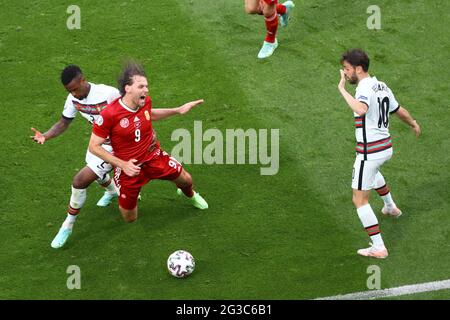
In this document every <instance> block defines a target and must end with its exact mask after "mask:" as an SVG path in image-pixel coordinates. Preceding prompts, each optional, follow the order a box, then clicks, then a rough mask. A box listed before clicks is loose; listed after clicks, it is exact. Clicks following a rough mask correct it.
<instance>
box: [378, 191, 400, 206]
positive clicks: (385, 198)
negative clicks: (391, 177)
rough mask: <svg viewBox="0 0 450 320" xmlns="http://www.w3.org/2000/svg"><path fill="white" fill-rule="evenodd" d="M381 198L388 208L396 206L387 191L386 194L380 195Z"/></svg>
mask: <svg viewBox="0 0 450 320" xmlns="http://www.w3.org/2000/svg"><path fill="white" fill-rule="evenodd" d="M381 199H383V201H384V204H385V205H386V206H387V207H388V208H394V207H396V205H395V202H394V200H393V199H392V195H391V193H390V192H389V193H388V194H387V195H384V196H381Z"/></svg>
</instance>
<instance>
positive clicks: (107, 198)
mask: <svg viewBox="0 0 450 320" xmlns="http://www.w3.org/2000/svg"><path fill="white" fill-rule="evenodd" d="M114 198H117V193H109V192H106V191H105V194H104V195H103V197H101V198H100V200H98V202H97V206H99V207H107V206H109V205H110V204H111V202H112V200H113V199H114Z"/></svg>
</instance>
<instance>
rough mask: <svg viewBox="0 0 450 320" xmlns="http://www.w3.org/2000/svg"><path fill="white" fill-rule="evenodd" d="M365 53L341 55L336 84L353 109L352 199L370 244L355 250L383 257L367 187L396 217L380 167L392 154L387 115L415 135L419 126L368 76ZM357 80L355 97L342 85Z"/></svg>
mask: <svg viewBox="0 0 450 320" xmlns="http://www.w3.org/2000/svg"><path fill="white" fill-rule="evenodd" d="M369 61H370V60H369V57H368V56H367V54H366V53H365V52H364V51H362V50H360V49H352V50H349V51H347V52H345V53H344V54H343V55H342V58H341V63H342V65H343V70H340V72H341V80H340V82H339V85H338V88H339V91H340V93H341V94H342V96H343V97H344V99H345V101H346V102H347V104H348V105H349V106H350V108H351V109H352V110H353V113H354V116H355V127H356V129H355V130H356V132H355V134H356V141H357V144H356V160H355V164H354V166H353V177H352V189H353V203H354V205H355V206H356V210H357V212H358V216H359V219H360V220H361V222H362V224H363V226H364V228H365V229H366V231H367V233H368V234H369V237H370V239H371V240H372V244H371V246H370V247H369V248H366V249H360V250H358V254H359V255H362V256H368V257H375V258H380V259H384V258H386V257H387V256H388V251H387V249H386V246H385V245H384V242H383V239H382V237H381V232H380V227H379V225H378V220H377V217H376V215H375V213H374V212H373V210H372V208H371V206H370V204H369V195H370V190H372V189H375V190H376V191H377V192H378V194H379V195H380V196H381V198H382V199H383V201H384V207H383V209H382V210H381V211H382V213H383V214H385V215H391V216H394V217H399V216H400V215H401V214H402V212H401V211H400V209H398V208H397V206H396V204H395V202H394V200H393V199H392V195H391V193H390V191H389V189H388V187H387V185H386V181H385V179H384V177H383V175H382V174H381V172H380V168H381V166H382V165H383V163H385V162H386V161H388V160H389V159H390V158H391V157H392V139H391V137H390V135H389V120H390V118H389V116H390V114H392V113H395V114H396V115H397V116H398V117H399V118H400V119H401V120H402V121H403V122H405V123H407V124H408V125H409V126H410V127H411V128H412V129H413V131H414V133H415V134H416V136H417V137H419V135H420V126H419V124H418V123H417V121H415V120H414V119H413V118H412V117H411V115H410V114H409V112H408V111H407V110H406V109H405V108H404V107H401V106H400V105H399V104H398V102H397V100H396V99H395V97H394V94H393V93H392V91H391V89H389V87H388V86H387V85H386V84H385V83H384V82H381V81H379V80H378V79H377V78H376V77H371V76H370V75H369V73H368V71H369ZM346 80H348V81H349V82H350V84H357V88H356V94H355V97H353V96H352V95H350V93H348V92H347V90H346V89H345V82H346Z"/></svg>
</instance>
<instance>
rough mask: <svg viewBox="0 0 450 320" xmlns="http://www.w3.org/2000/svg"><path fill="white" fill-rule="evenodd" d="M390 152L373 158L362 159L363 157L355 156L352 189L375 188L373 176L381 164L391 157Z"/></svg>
mask: <svg viewBox="0 0 450 320" xmlns="http://www.w3.org/2000/svg"><path fill="white" fill-rule="evenodd" d="M391 157H392V152H391V153H390V154H389V155H387V156H386V157H384V158H381V159H375V160H363V157H361V156H357V157H356V160H355V164H354V165H353V173H352V189H356V190H372V189H374V188H375V177H376V175H377V173H378V172H379V171H380V168H381V166H382V165H383V164H384V163H385V162H386V161H388V160H389V159H391Z"/></svg>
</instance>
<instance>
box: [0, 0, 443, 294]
mask: <svg viewBox="0 0 450 320" xmlns="http://www.w3.org/2000/svg"><path fill="white" fill-rule="evenodd" d="M75 4H76V5H78V6H79V7H80V9H81V29H80V30H68V29H67V27H66V20H67V18H68V17H69V14H68V13H66V10H67V6H68V4H65V3H64V4H62V3H60V2H57V1H49V0H47V1H39V2H33V3H30V2H29V1H23V0H17V1H0V7H1V11H0V21H1V24H0V99H1V102H0V109H1V126H0V137H1V153H0V173H1V175H0V194H1V200H0V234H1V237H2V241H1V242H2V244H1V250H0V288H1V290H0V299H312V298H316V297H324V296H332V295H337V294H345V293H351V292H358V291H365V290H367V287H366V280H367V278H368V276H369V275H368V274H367V273H366V270H367V268H368V267H369V266H370V265H377V266H379V267H380V269H381V286H382V288H390V287H397V286H402V285H408V284H415V283H423V282H429V281H437V280H444V279H449V278H450V271H449V268H448V266H449V265H450V255H449V254H448V253H449V251H450V232H449V226H450V223H449V212H450V205H449V199H450V188H449V187H450V186H449V184H450V170H449V164H450V162H449V155H450V138H449V129H448V128H449V121H450V117H449V115H448V98H449V89H448V88H449V84H448V80H449V78H448V71H447V67H448V63H449V52H450V41H449V38H450V31H449V29H448V21H449V18H450V17H449V12H450V2H449V1H446V0H434V1H433V2H429V1H411V0H401V1H387V0H380V1H378V3H377V4H378V5H379V7H380V8H381V13H382V28H381V30H369V29H368V28H367V27H366V20H367V18H368V17H369V14H368V13H366V10H367V7H368V6H369V5H371V4H372V3H371V2H370V1H357V2H355V1H350V0H325V1H313V0H302V1H299V0H296V4H297V7H296V8H295V9H294V11H293V15H292V20H291V22H290V24H289V26H288V27H287V28H286V29H281V28H280V29H279V35H278V40H279V43H280V46H279V48H278V49H277V51H276V52H275V54H274V55H273V56H272V57H271V58H270V59H268V60H266V61H258V60H257V59H256V55H257V53H258V50H259V48H260V45H261V44H262V37H263V35H264V27H263V21H262V19H261V17H259V16H249V15H246V14H245V13H244V9H243V1H241V0H226V1H219V0H215V1H210V0H164V1H153V0H152V1H146V2H145V4H144V2H138V1H133V0H124V1H118V2H113V3H111V2H110V1H106V0H98V1H87V0H78V1H76V3H75ZM351 47H361V48H364V49H365V50H367V52H368V53H369V56H370V57H371V68H370V72H371V74H372V75H376V76H377V77H378V78H379V79H381V80H383V81H385V82H387V84H388V85H389V86H390V87H391V88H392V89H393V91H394V93H395V94H396V97H397V99H398V100H399V102H400V103H401V104H402V105H404V106H405V107H406V108H408V110H409V111H410V112H411V113H412V115H413V116H414V117H415V118H416V119H417V120H418V122H419V123H420V124H421V125H422V130H423V136H422V137H421V138H420V139H418V140H417V139H416V138H415V137H414V136H413V134H412V133H411V132H410V130H409V128H408V127H407V126H406V125H404V124H403V123H401V122H400V120H398V119H396V117H393V118H392V120H391V134H392V136H393V141H394V153H395V154H394V157H393V159H392V160H391V161H390V162H389V163H387V164H386V165H385V166H383V174H384V175H385V177H386V180H387V182H388V184H389V185H390V187H391V190H392V193H393V197H394V199H395V201H396V202H397V204H398V205H399V207H400V208H401V209H402V210H403V212H404V215H403V216H402V217H401V218H400V219H398V220H395V219H391V218H387V217H383V216H382V215H381V213H380V209H381V207H382V201H381V200H380V199H379V198H378V196H377V195H376V194H375V193H374V194H373V195H372V199H371V204H372V207H373V208H374V211H376V212H377V216H378V218H379V221H380V225H381V228H382V231H383V236H384V240H385V242H386V245H387V246H388V249H389V251H390V256H389V258H388V259H386V260H384V261H378V260H372V259H367V258H363V257H359V256H357V255H356V250H357V249H359V248H361V247H365V246H366V245H367V243H368V238H367V236H366V234H365V232H364V231H363V229H362V226H361V224H360V222H359V219H358V217H357V214H356V211H355V209H354V207H353V204H352V202H351V188H350V182H351V174H352V165H353V161H354V145H355V143H354V128H353V119H352V113H351V111H350V109H349V108H348V107H347V106H346V104H345V101H344V100H343V99H342V98H341V97H340V94H339V92H338V90H337V84H338V80H339V68H340V64H339V58H340V54H341V53H342V52H343V51H344V50H346V49H347V48H351ZM127 58H134V59H136V60H138V61H141V62H142V63H143V64H144V66H145V67H146V71H147V73H148V78H149V84H150V94H151V96H152V98H153V101H154V105H156V106H159V107H175V106H178V105H180V104H181V103H184V102H186V101H190V100H194V99H198V98H204V99H205V101H206V102H205V104H204V105H202V106H201V107H199V108H197V109H194V110H193V111H192V112H190V113H189V114H187V115H185V116H183V117H173V118H171V119H168V120H165V121H161V122H158V123H155V128H156V130H157V132H158V137H159V139H160V141H161V144H162V147H163V148H164V149H165V150H167V151H169V152H170V150H171V149H172V147H173V146H174V145H175V142H173V141H171V139H170V136H171V133H172V132H173V131H174V130H175V129H177V128H186V129H189V130H192V128H193V125H194V121H203V128H204V130H206V129H209V128H217V129H219V130H221V131H222V132H225V130H226V129H234V128H243V129H248V128H255V129H279V130H280V170H279V172H278V174H276V175H273V176H261V175H260V172H259V170H260V166H261V165H249V164H246V165H206V164H188V165H186V166H185V168H186V169H187V170H188V171H189V172H190V173H191V174H192V175H193V177H194V180H195V186H196V189H197V190H198V191H199V192H200V193H201V194H202V195H203V196H204V197H205V198H206V199H207V201H208V202H209V205H210V209H209V210H207V211H203V212H200V211H199V210H196V209H194V208H192V207H190V206H189V204H187V203H186V202H183V201H181V199H179V198H178V197H177V196H176V194H175V189H174V187H173V186H172V185H171V184H169V183H168V182H164V181H153V182H152V183H150V184H149V185H147V186H146V187H144V189H143V201H142V202H140V203H139V218H138V221H137V222H136V223H133V224H130V225H127V224H125V223H124V222H123V221H122V219H121V217H120V215H119V211H118V208H117V205H116V203H114V205H112V206H110V207H108V208H98V207H97V206H96V205H95V203H96V201H97V200H98V198H99V197H100V196H101V194H102V192H103V191H102V190H101V189H100V188H99V187H98V186H96V185H92V186H91V187H90V188H89V190H88V199H87V202H86V204H85V206H84V207H83V209H82V210H81V213H80V216H79V218H78V220H77V222H76V224H75V227H74V232H73V234H72V236H71V238H70V239H69V242H68V243H67V245H66V246H64V247H63V248H62V249H59V250H54V249H52V248H51V247H50V242H51V240H52V239H53V237H54V236H55V234H56V232H57V230H58V229H59V227H60V225H61V223H62V221H63V220H64V218H65V215H66V208H67V205H68V200H69V196H70V185H71V180H72V177H73V175H74V174H75V173H76V172H77V170H79V169H80V168H82V167H83V166H84V157H85V152H86V148H87V144H88V141H89V137H90V133H91V128H90V126H89V125H88V123H87V122H86V121H84V119H82V118H81V117H80V116H77V119H76V120H74V121H73V123H72V125H71V127H70V128H69V130H68V131H67V132H65V133H64V134H63V135H62V136H60V137H58V138H56V139H54V140H51V141H48V142H47V143H46V144H45V145H43V146H41V145H37V144H35V143H33V142H32V141H31V140H30V138H29V136H30V135H31V130H30V127H35V128H37V129H39V130H42V131H44V130H46V129H48V128H49V127H50V126H51V125H52V124H53V123H54V122H56V121H57V120H58V119H59V117H60V114H61V112H62V108H63V105H64V101H65V98H66V92H65V91H64V88H63V87H62V86H61V84H60V81H59V74H60V71H61V70H62V69H63V67H64V66H65V65H66V64H69V63H75V64H78V65H80V66H81V68H82V69H83V71H84V73H85V74H86V76H87V78H88V80H89V81H92V82H95V83H105V84H109V85H115V84H116V82H115V80H116V77H117V75H118V73H119V72H120V68H121V65H122V62H123V61H124V60H125V59H127ZM177 249H186V250H188V251H190V252H191V253H192V254H193V255H194V257H195V258H196V263H197V266H196V270H195V271H194V273H193V274H192V275H191V276H190V277H189V278H186V279H183V280H178V279H175V278H173V277H171V276H170V275H169V274H168V272H167V270H166V259H167V257H168V255H169V254H170V253H171V252H172V251H175V250H177ZM70 265H77V266H79V267H80V270H81V289H80V290H76V289H75V290H69V289H68V288H67V286H66V281H67V279H68V277H69V274H67V273H66V270H67V268H68V266H70ZM416 297H417V298H420V299H434V298H435V299H448V298H449V297H450V296H449V291H448V290H447V291H442V292H435V293H429V294H420V295H417V296H416Z"/></svg>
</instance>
